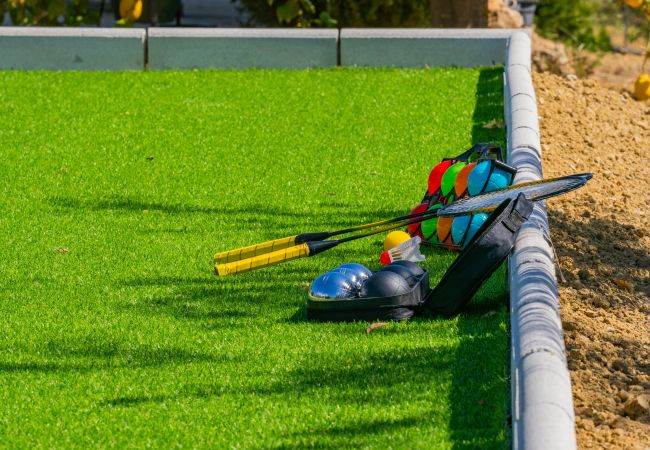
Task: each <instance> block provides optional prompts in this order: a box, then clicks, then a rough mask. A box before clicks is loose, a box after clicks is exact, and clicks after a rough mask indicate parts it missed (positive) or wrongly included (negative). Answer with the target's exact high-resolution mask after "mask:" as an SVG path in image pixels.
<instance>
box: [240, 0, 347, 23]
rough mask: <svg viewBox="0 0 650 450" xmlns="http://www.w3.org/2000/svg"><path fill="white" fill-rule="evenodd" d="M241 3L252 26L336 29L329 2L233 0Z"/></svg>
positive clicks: (241, 7) (318, 0)
mask: <svg viewBox="0 0 650 450" xmlns="http://www.w3.org/2000/svg"><path fill="white" fill-rule="evenodd" d="M237 1H238V2H239V3H240V8H239V9H240V10H241V11H242V12H244V11H245V12H246V13H247V14H248V15H249V16H250V19H251V22H252V24H262V25H270V26H295V27H299V28H307V27H334V26H336V24H337V22H336V20H335V19H334V18H333V17H332V15H331V14H330V2H329V1H328V0H233V3H235V2H237Z"/></svg>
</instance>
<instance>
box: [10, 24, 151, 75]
mask: <svg viewBox="0 0 650 450" xmlns="http://www.w3.org/2000/svg"><path fill="white" fill-rule="evenodd" d="M145 38H146V32H145V30H141V29H122V28H116V29H114V28H40V27H0V70H3V69H4V70H7V69H9V70H12V69H15V70H142V69H143V67H144V43H145Z"/></svg>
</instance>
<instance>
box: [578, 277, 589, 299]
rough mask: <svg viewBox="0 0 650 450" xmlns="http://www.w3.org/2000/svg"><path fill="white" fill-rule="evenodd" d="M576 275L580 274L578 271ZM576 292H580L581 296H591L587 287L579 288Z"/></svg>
mask: <svg viewBox="0 0 650 450" xmlns="http://www.w3.org/2000/svg"><path fill="white" fill-rule="evenodd" d="M578 275H580V273H578ZM578 294H580V296H581V297H586V298H589V297H591V296H592V293H591V291H590V290H589V289H587V288H582V289H580V290H579V291H578Z"/></svg>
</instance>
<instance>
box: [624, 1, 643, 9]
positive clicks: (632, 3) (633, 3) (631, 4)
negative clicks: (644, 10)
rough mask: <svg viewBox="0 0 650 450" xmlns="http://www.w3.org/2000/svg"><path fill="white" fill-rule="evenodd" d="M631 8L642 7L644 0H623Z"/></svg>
mask: <svg viewBox="0 0 650 450" xmlns="http://www.w3.org/2000/svg"><path fill="white" fill-rule="evenodd" d="M623 1H624V2H625V4H626V5H627V6H629V7H630V8H640V7H641V5H643V0H623Z"/></svg>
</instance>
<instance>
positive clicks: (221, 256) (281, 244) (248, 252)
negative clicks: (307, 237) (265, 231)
mask: <svg viewBox="0 0 650 450" xmlns="http://www.w3.org/2000/svg"><path fill="white" fill-rule="evenodd" d="M295 243H296V236H289V237H285V238H281V239H274V240H272V241H267V242H262V243H261V244H255V245H249V246H247V247H241V248H236V249H234V250H228V251H226V252H221V253H217V254H216V255H214V263H215V264H226V263H230V262H233V261H241V260H244V259H249V258H252V257H254V256H258V255H264V254H266V253H271V252H275V251H277V250H281V249H283V248H288V247H293V246H294V245H295Z"/></svg>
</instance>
